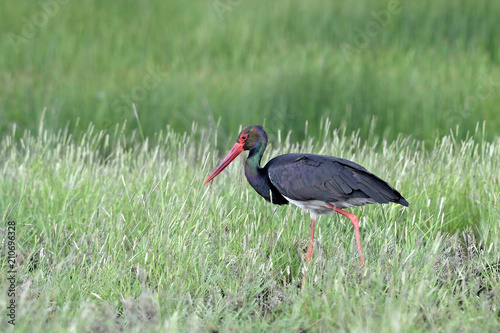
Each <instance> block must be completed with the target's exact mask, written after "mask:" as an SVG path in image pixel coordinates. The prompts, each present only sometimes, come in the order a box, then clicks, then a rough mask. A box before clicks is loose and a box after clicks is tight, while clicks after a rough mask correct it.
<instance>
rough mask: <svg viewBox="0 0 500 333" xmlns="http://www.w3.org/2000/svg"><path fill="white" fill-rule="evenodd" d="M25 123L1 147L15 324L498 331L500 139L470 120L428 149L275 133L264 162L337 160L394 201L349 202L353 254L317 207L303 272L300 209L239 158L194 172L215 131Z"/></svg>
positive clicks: (81, 328) (336, 221)
mask: <svg viewBox="0 0 500 333" xmlns="http://www.w3.org/2000/svg"><path fill="white" fill-rule="evenodd" d="M37 127H38V130H37V131H34V132H31V133H29V132H24V133H19V132H18V133H10V134H8V135H5V136H4V137H3V138H2V141H1V147H0V164H1V166H2V167H1V168H0V170H2V175H1V177H0V214H1V215H0V216H1V217H2V225H1V226H0V232H1V233H2V235H1V239H6V238H5V237H6V232H7V221H8V220H14V221H16V241H15V243H16V248H17V250H16V251H17V256H16V265H17V266H16V271H17V284H18V287H17V291H16V293H17V296H18V298H17V313H16V315H17V318H16V331H19V332H21V331H30V332H33V331H35V332H36V331H50V332H66V331H68V330H73V331H78V332H85V331H87V332H99V331H100V332H103V331H112V332H113V331H121V330H124V331H127V332H144V331H151V332H155V331H156V332H164V331H172V332H175V331H222V332H229V331H231V332H234V331H243V332H246V331H293V332H296V331H308V332H309V331H337V332H342V331H344V332H347V331H349V332H370V331H371V332H428V331H449V332H457V331H460V332H478V331H480V332H497V331H499V330H500V318H499V311H500V308H499V304H500V294H499V290H500V283H499V282H500V281H499V262H500V256H499V248H498V244H499V224H498V223H499V221H500V214H499V211H498V198H499V195H500V177H499V173H498V170H499V169H500V165H499V164H500V150H499V149H498V146H499V144H500V141H499V140H498V139H495V140H486V139H485V134H484V132H483V128H481V127H479V128H478V129H477V130H476V131H474V134H473V135H471V136H470V137H469V138H468V139H466V140H463V141H462V140H457V139H456V138H455V135H454V134H451V133H450V134H449V135H447V136H445V137H443V138H442V139H439V140H436V142H435V144H434V147H433V148H432V149H430V150H428V149H425V148H424V147H423V143H422V142H421V141H418V140H415V139H412V138H408V137H405V136H399V137H398V138H397V139H396V140H394V141H383V140H376V139H375V138H374V137H370V138H369V140H367V141H365V140H361V139H360V136H359V134H356V133H351V132H350V131H346V130H345V128H341V129H336V128H335V127H334V126H332V125H331V124H330V122H329V121H325V122H322V123H321V125H318V127H321V131H320V132H318V133H316V136H314V137H313V136H308V137H306V138H305V139H304V140H303V141H298V140H296V139H295V133H294V132H292V133H291V134H289V135H288V136H280V138H279V139H278V138H277V139H273V140H272V141H271V143H270V147H268V152H267V153H266V155H265V157H264V160H268V159H269V158H270V157H272V156H275V155H277V154H280V153H285V152H314V153H321V154H329V155H335V156H341V157H345V158H349V159H352V160H354V161H356V162H358V163H360V164H362V165H364V166H365V167H367V168H368V169H369V170H371V171H372V172H374V173H376V174H377V175H379V176H380V177H382V178H384V179H387V180H388V181H389V182H390V183H391V184H393V185H394V186H395V187H396V188H398V189H399V190H400V191H401V193H402V194H403V195H404V196H405V197H406V199H408V201H409V202H410V207H409V208H407V209H403V208H402V207H401V206H398V205H370V206H367V207H363V208H357V209H353V210H352V211H353V212H354V213H356V214H358V215H359V216H360V231H361V237H362V245H363V250H364V254H365V261H366V264H365V267H360V264H359V258H358V254H357V248H356V241H355V239H354V233H353V229H352V226H351V225H350V223H349V222H348V221H347V220H346V219H345V218H341V217H337V216H333V217H332V216H329V217H322V218H321V219H320V220H319V221H318V223H317V231H316V240H315V252H314V256H313V260H312V262H311V265H310V266H309V272H308V279H307V283H306V284H305V285H304V286H303V288H300V281H301V271H302V269H303V267H304V260H303V257H304V254H305V251H306V248H307V241H308V236H309V234H308V221H309V219H308V214H307V213H306V212H304V211H301V210H300V209H299V208H297V207H292V206H285V207H278V206H272V205H270V204H268V203H266V202H264V201H263V200H262V199H261V198H260V197H259V196H258V195H257V194H256V193H255V192H254V191H253V190H252V189H251V187H250V186H249V185H248V184H247V183H246V180H245V179H244V176H243V173H242V170H241V169H242V163H243V159H242V158H240V159H239V160H237V161H235V163H233V164H234V165H232V166H230V167H228V169H227V170H226V171H224V172H223V173H222V174H221V175H219V177H217V178H216V179H215V180H214V181H213V182H212V183H211V184H210V185H207V186H203V185H202V184H203V180H204V179H205V177H206V176H207V175H208V174H209V172H211V171H212V170H213V168H214V167H215V165H216V164H217V162H218V161H219V160H220V155H221V154H222V153H224V152H225V151H224V152H221V154H217V153H215V148H214V145H215V135H214V133H215V132H216V131H215V129H212V130H211V131H205V130H204V129H201V128H198V127H197V125H193V128H192V129H190V130H189V132H186V133H185V134H180V133H179V132H176V131H174V130H172V129H170V128H167V129H166V130H165V131H162V132H158V134H157V135H155V136H154V137H150V138H149V139H148V140H145V141H143V140H142V139H138V138H137V135H136V136H135V137H134V138H130V137H128V138H127V135H126V134H124V133H126V131H125V132H123V131H122V128H121V127H120V128H119V127H116V128H114V129H113V130H112V131H110V132H108V133H106V132H100V131H97V130H95V129H94V127H93V126H90V127H89V129H88V130H86V131H83V132H80V133H79V134H69V133H68V132H67V130H61V131H58V132H54V131H52V130H50V129H46V128H44V125H43V123H41V124H40V125H39V126H37ZM236 133H237V131H236V130H235V131H234V133H231V135H232V136H235V135H236ZM14 137H19V139H15V138H14ZM193 137H198V138H199V140H194V139H193ZM2 247H3V248H2V251H1V253H2V258H1V260H0V270H1V271H2V275H0V276H2V278H1V280H0V281H1V282H0V289H1V290H3V291H2V295H3V296H2V297H0V308H2V309H6V307H7V304H8V302H9V298H8V297H7V296H6V293H5V291H6V290H7V288H8V283H7V281H6V280H5V279H4V276H5V275H4V273H5V272H7V270H8V267H7V260H6V259H7V258H6V243H5V242H2ZM4 312H5V310H4V311H3V312H2V327H7V331H13V328H12V327H11V326H10V325H8V324H7V322H6V321H7V319H8V318H7V317H6V315H5V314H4Z"/></svg>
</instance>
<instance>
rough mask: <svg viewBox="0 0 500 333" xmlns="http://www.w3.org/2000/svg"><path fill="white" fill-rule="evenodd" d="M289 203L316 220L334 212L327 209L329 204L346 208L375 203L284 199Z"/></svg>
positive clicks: (357, 199)
mask: <svg viewBox="0 0 500 333" xmlns="http://www.w3.org/2000/svg"><path fill="white" fill-rule="evenodd" d="M285 199H286V200H288V201H289V202H290V203H292V204H294V205H295V206H297V207H300V208H302V209H307V210H309V212H310V213H311V217H312V218H314V219H316V218H318V216H320V215H327V214H331V213H333V212H334V210H333V209H331V208H330V207H328V204H331V205H333V206H335V207H338V208H348V207H356V206H364V205H366V204H372V203H376V202H375V200H373V199H370V198H352V199H348V200H346V201H336V202H326V201H321V200H307V201H297V200H293V199H290V198H287V197H285Z"/></svg>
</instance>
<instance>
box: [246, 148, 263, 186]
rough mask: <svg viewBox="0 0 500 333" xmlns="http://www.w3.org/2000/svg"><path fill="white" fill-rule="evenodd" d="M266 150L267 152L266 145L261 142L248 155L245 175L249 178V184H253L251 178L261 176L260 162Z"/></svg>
mask: <svg viewBox="0 0 500 333" xmlns="http://www.w3.org/2000/svg"><path fill="white" fill-rule="evenodd" d="M264 150H266V145H265V144H262V143H261V142H259V143H257V145H256V146H255V147H254V148H253V149H251V150H250V152H249V154H248V157H247V160H246V162H245V175H246V176H247V178H248V181H249V182H251V179H250V178H253V177H258V176H259V175H260V171H261V169H262V168H261V167H260V161H261V160H262V155H263V154H264ZM249 177H250V178H249Z"/></svg>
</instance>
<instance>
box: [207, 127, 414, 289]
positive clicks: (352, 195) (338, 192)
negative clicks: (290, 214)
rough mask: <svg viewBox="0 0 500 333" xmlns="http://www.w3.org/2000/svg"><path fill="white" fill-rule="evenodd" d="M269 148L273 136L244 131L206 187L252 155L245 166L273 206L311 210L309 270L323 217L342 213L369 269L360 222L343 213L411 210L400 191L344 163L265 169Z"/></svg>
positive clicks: (316, 161)
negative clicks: (393, 207)
mask: <svg viewBox="0 0 500 333" xmlns="http://www.w3.org/2000/svg"><path fill="white" fill-rule="evenodd" d="M266 146H267V134H266V132H265V131H264V129H263V128H262V126H258V125H255V126H248V127H246V128H244V129H243V130H242V131H241V132H240V134H239V135H238V139H237V140H236V144H235V145H234V146H233V148H232V149H231V151H230V152H229V153H228V154H227V156H226V157H225V158H224V159H223V160H222V162H221V163H220V164H219V166H217V168H216V169H215V171H214V172H213V173H212V174H211V175H210V176H209V177H208V178H207V179H206V180H205V184H206V183H208V182H209V181H211V180H212V179H213V178H215V177H216V176H217V175H218V174H219V173H220V172H221V171H222V170H224V168H226V167H227V166H228V165H229V164H230V163H231V162H232V161H233V160H234V159H235V158H236V157H237V156H238V155H239V154H240V153H241V152H243V151H244V150H249V151H250V152H249V154H248V158H247V160H246V162H245V176H246V178H247V180H248V182H249V183H250V185H251V186H252V187H253V188H254V189H255V191H257V193H259V194H260V195H261V196H262V197H263V198H264V199H266V200H267V201H270V202H271V203H273V204H276V205H286V204H288V203H289V202H290V203H292V204H294V205H296V206H298V207H300V208H303V209H307V210H309V212H310V215H311V225H310V227H311V240H310V242H309V249H308V251H307V254H306V256H305V259H306V264H307V265H308V264H309V261H310V260H311V257H312V253H313V240H314V225H315V223H316V219H317V218H318V216H320V215H326V214H330V213H333V212H337V213H340V214H342V215H344V216H346V217H347V218H349V220H351V222H352V225H353V226H354V231H355V235H356V242H357V243H358V251H359V257H360V259H361V264H364V261H363V253H362V251H361V240H360V237H359V226H358V217H357V216H356V215H354V214H351V213H349V212H346V211H345V210H343V208H348V207H354V206H364V205H366V204H373V203H384V204H385V203H389V202H394V203H397V204H400V205H403V206H408V202H407V201H406V200H405V198H403V196H402V195H401V194H400V193H399V192H398V191H397V190H396V189H395V188H394V187H392V186H391V185H389V184H388V183H387V182H385V181H383V180H382V179H380V178H379V177H377V176H375V175H374V174H373V173H371V172H369V171H368V170H366V169H365V168H363V167H362V166H361V165H359V164H356V163H354V162H352V161H349V160H346V159H343V158H338V157H333V156H324V155H312V154H284V155H280V156H277V157H275V158H273V159H271V160H270V161H269V162H268V163H267V164H266V166H264V167H263V168H262V167H261V166H260V161H261V159H262V155H263V154H264V150H265V149H266ZM304 279H305V273H304Z"/></svg>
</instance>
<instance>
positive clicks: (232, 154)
mask: <svg viewBox="0 0 500 333" xmlns="http://www.w3.org/2000/svg"><path fill="white" fill-rule="evenodd" d="M244 144H245V143H239V142H237V143H236V144H235V145H234V146H233V148H232V149H231V151H230V152H229V154H227V155H226V157H224V159H223V160H222V162H220V164H219V166H218V167H217V168H215V170H214V172H212V174H211V175H210V176H208V178H207V179H206V180H205V184H206V183H208V182H209V181H211V180H212V179H214V178H215V177H216V176H217V175H218V174H219V173H221V171H222V170H224V169H225V168H226V167H227V166H228V165H229V164H230V163H231V162H232V161H233V160H234V159H235V158H236V156H238V155H239V154H241V152H242V151H243V150H244V149H243V145H244Z"/></svg>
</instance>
